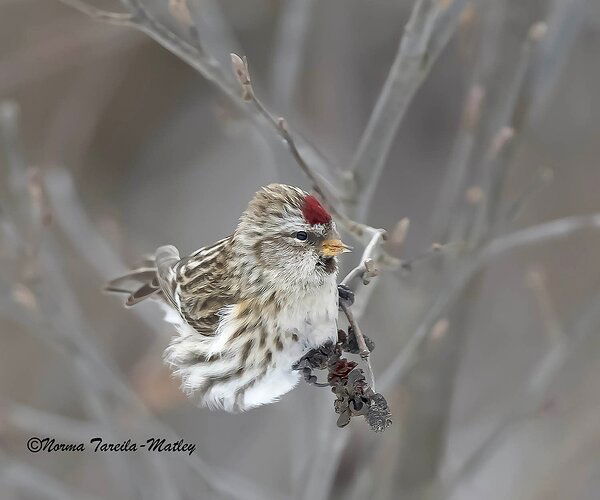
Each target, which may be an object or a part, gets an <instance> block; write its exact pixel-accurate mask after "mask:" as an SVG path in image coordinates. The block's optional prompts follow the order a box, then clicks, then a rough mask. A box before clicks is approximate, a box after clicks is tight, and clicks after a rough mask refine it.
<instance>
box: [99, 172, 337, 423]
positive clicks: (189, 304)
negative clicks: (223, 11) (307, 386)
mask: <svg viewBox="0 0 600 500" xmlns="http://www.w3.org/2000/svg"><path fill="white" fill-rule="evenodd" d="M304 237H305V238H304ZM346 248H347V247H345V246H344V245H343V244H342V243H341V241H340V240H339V239H338V236H337V233H336V230H335V225H334V223H333V221H332V220H331V216H330V215H329V214H328V213H327V212H326V211H325V209H324V208H323V207H322V206H321V205H320V204H319V203H318V201H317V200H316V199H315V198H314V197H312V196H310V195H308V194H307V193H306V192H304V191H302V190H300V189H298V188H295V187H292V186H285V185H281V184H272V185H269V186H267V187H266V188H263V189H262V190H260V191H259V192H258V193H256V195H255V196H254V198H253V199H252V200H251V201H250V203H249V205H248V208H247V210H246V211H245V212H244V214H243V215H242V216H241V218H240V222H239V225H238V227H237V228H236V230H235V232H234V233H233V234H232V235H231V236H229V237H227V238H224V239H222V240H220V241H217V242H216V243H214V244H213V245H210V246H207V247H203V248H201V249H199V250H197V251H196V252H194V253H192V254H190V255H189V256H186V257H183V258H180V256H179V252H178V251H177V249H176V248H175V247H173V246H163V247H160V248H158V249H157V251H156V253H155V256H154V260H153V262H152V261H151V262H146V263H145V266H144V267H142V268H140V269H138V270H134V271H132V272H131V273H129V274H128V275H126V276H124V277H122V278H118V279H116V280H113V281H112V282H111V283H110V284H109V286H108V287H107V288H108V290H111V291H117V292H127V293H129V294H130V295H129V297H128V300H127V304H128V305H134V304H135V303H137V302H139V301H140V300H144V299H145V298H148V297H153V298H157V299H159V300H160V301H161V303H162V304H163V306H164V307H165V309H166V311H167V315H166V317H165V319H167V320H168V321H170V322H171V323H173V324H175V325H176V326H177V330H178V335H176V336H175V337H173V339H172V340H171V343H170V344H169V347H168V348H167V350H166V351H165V360H166V361H167V362H168V363H169V364H170V365H171V366H172V368H173V370H174V372H175V373H176V374H177V375H179V376H180V377H181V380H182V388H183V389H184V390H185V392H186V393H188V394H189V395H190V396H193V397H197V398H198V399H199V401H200V402H201V403H203V404H206V405H209V406H211V407H220V408H224V409H226V410H228V411H234V410H245V409H248V408H252V407H254V406H259V405H261V404H266V403H270V402H272V401H274V400H276V399H277V398H278V397H279V396H281V395H282V394H285V393H286V392H288V391H289V390H291V389H292V388H293V387H294V385H295V384H296V383H297V381H298V373H297V372H295V371H293V370H292V369H291V367H292V364H293V363H294V362H295V361H297V360H298V359H299V358H300V357H301V356H302V355H303V354H305V353H306V352H307V351H308V350H309V349H311V348H313V347H316V346H318V345H321V344H323V343H324V342H326V341H327V340H329V339H333V338H335V335H336V318H337V286H336V274H337V263H336V257H335V256H336V255H337V254H339V253H341V252H342V251H344V250H345V249H346ZM132 283H137V285H136V286H135V287H131V285H132Z"/></svg>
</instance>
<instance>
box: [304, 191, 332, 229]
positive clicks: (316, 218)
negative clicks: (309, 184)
mask: <svg viewBox="0 0 600 500" xmlns="http://www.w3.org/2000/svg"><path fill="white" fill-rule="evenodd" d="M302 215H304V219H305V220H306V222H308V223H309V224H310V225H311V226H312V225H314V224H327V223H328V222H331V215H330V214H329V212H328V211H327V210H325V209H324V208H323V205H321V204H320V203H319V200H317V199H316V198H315V197H314V196H313V195H312V194H309V195H308V196H306V197H305V198H304V206H303V207H302Z"/></svg>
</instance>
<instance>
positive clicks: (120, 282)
mask: <svg viewBox="0 0 600 500" xmlns="http://www.w3.org/2000/svg"><path fill="white" fill-rule="evenodd" d="M178 261H179V252H178V251H177V249H176V248H175V247H173V246H170V245H168V246H163V247H160V248H158V249H157V250H156V252H155V254H154V255H152V256H146V257H144V258H143V260H142V262H141V263H140V265H139V267H136V268H135V269H132V270H131V271H130V272H129V273H127V274H125V275H123V276H120V277H118V278H115V279H114V280H111V281H109V282H108V283H107V285H106V287H105V288H104V290H105V291H107V292H113V293H124V294H127V295H128V297H127V300H126V301H125V306H127V307H131V306H134V305H135V304H137V303H138V302H141V301H142V300H145V299H147V298H151V297H152V298H164V290H163V288H164V287H163V286H161V285H165V284H167V283H165V281H167V280H166V279H165V278H167V277H168V276H169V274H170V270H171V269H172V266H174V265H175V264H176V263H177V262H178ZM169 291H170V290H169V289H167V295H169ZM167 298H168V299H169V298H170V297H167Z"/></svg>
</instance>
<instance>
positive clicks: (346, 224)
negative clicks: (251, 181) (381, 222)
mask: <svg viewBox="0 0 600 500" xmlns="http://www.w3.org/2000/svg"><path fill="white" fill-rule="evenodd" d="M231 65H232V68H233V71H234V74H235V76H236V78H237V81H238V82H239V84H240V86H241V89H242V99H244V101H246V102H250V103H252V104H253V105H254V107H255V109H256V110H257V111H258V112H259V113H260V114H261V115H262V116H263V117H264V118H265V119H266V120H267V121H268V122H269V123H271V124H272V125H273V126H274V127H275V129H276V130H277V132H278V133H279V135H280V137H281V138H282V139H283V140H284V141H285V143H286V144H287V146H288V148H289V150H290V153H291V155H292V157H293V158H294V160H295V161H296V163H297V164H298V166H299V167H300V169H301V170H302V171H303V172H304V173H305V174H306V176H307V177H308V178H309V179H310V181H311V183H312V188H313V190H314V191H315V192H316V193H317V194H318V195H319V196H320V198H321V199H322V201H323V202H324V203H325V205H326V206H327V208H328V209H329V211H330V212H331V213H332V214H333V216H334V217H335V218H336V219H337V220H338V221H339V222H340V224H341V225H342V227H343V228H344V229H345V230H346V231H348V232H349V233H350V234H352V235H353V236H354V237H356V239H357V240H359V241H361V242H364V243H366V242H367V241H370V239H371V238H372V237H373V235H374V234H375V232H377V231H378V230H376V229H374V228H372V227H370V226H367V225H365V224H361V223H359V222H355V221H353V220H350V219H349V218H348V217H347V216H346V215H345V214H344V213H343V212H342V211H341V209H340V208H338V205H339V203H338V202H337V200H334V199H333V196H332V194H331V193H330V192H329V191H328V190H327V189H326V188H325V187H324V186H323V185H322V179H321V178H320V177H319V175H318V174H317V173H316V172H315V171H314V170H313V168H312V167H310V166H309V165H308V163H307V162H306V161H305V160H304V157H303V156H302V155H301V154H300V152H299V150H298V148H297V147H296V143H295V141H294V139H293V137H292V135H291V134H290V131H289V128H288V124H287V122H286V120H285V119H284V118H282V117H278V118H276V117H275V116H274V115H272V114H271V112H270V111H269V110H268V109H267V108H266V107H265V106H264V105H263V103H262V102H261V101H260V100H259V99H258V97H256V93H255V92H254V87H253V86H252V80H251V78H250V71H249V69H248V61H247V60H246V58H243V59H242V58H241V57H240V56H238V55H237V54H231Z"/></svg>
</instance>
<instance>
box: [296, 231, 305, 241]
mask: <svg viewBox="0 0 600 500" xmlns="http://www.w3.org/2000/svg"><path fill="white" fill-rule="evenodd" d="M296 239H297V240H300V241H306V240H307V239H308V234H306V233H305V232H304V231H298V232H297V233H296Z"/></svg>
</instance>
